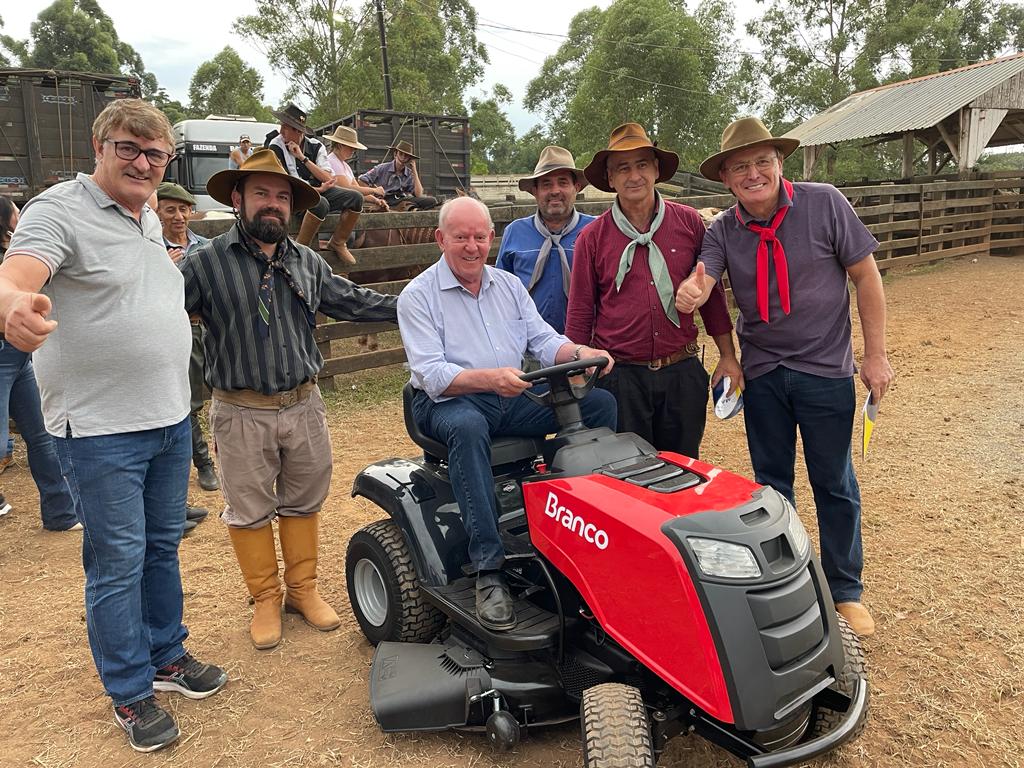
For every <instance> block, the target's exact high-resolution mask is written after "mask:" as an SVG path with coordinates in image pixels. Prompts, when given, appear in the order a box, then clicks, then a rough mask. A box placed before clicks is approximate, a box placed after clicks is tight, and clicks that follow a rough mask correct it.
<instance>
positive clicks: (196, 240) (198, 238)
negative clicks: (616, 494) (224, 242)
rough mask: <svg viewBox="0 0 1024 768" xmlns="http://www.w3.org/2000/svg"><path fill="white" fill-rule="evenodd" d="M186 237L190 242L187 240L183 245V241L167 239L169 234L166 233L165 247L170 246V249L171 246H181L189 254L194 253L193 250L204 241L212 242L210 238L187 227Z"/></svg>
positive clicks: (183, 251)
mask: <svg viewBox="0 0 1024 768" xmlns="http://www.w3.org/2000/svg"><path fill="white" fill-rule="evenodd" d="M185 239H186V240H187V241H188V242H186V243H185V244H184V245H182V244H181V243H172V242H171V241H170V240H168V239H167V236H166V235H165V236H164V247H165V248H168V249H170V248H181V251H182V253H184V254H185V255H186V256H187V255H188V254H190V253H192V251H194V250H195V249H196V248H198V247H199V246H200V245H202V244H203V243H208V242H210V238H208V237H203V236H202V235H197V234H196V233H195V232H193V231H192V230H191V229H187V228H186V229H185Z"/></svg>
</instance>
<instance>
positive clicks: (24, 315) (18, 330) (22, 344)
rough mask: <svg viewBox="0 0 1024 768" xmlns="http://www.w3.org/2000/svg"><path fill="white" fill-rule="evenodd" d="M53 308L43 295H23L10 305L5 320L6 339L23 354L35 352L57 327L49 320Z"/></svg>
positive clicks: (54, 322)
mask: <svg viewBox="0 0 1024 768" xmlns="http://www.w3.org/2000/svg"><path fill="white" fill-rule="evenodd" d="M51 309H53V306H52V305H51V304H50V298H49V297H48V296H46V295H44V294H42V293H28V292H26V293H22V294H20V295H19V296H18V297H17V298H16V299H14V301H13V302H11V304H10V309H8V311H7V317H5V318H4V338H5V339H6V340H7V341H9V342H10V343H11V344H13V345H14V346H15V347H17V348H18V349H20V350H21V351H22V352H34V351H36V350H37V349H39V347H41V346H42V345H43V342H44V341H46V337H47V336H49V335H50V333H52V332H53V329H54V328H56V327H57V322H56V321H55V320H47V319H46V317H47V315H49V314H50V310H51Z"/></svg>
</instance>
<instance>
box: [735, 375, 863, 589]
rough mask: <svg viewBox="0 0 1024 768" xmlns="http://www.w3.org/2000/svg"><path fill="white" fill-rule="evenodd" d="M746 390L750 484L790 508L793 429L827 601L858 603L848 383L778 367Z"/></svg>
mask: <svg viewBox="0 0 1024 768" xmlns="http://www.w3.org/2000/svg"><path fill="white" fill-rule="evenodd" d="M746 384H747V388H746V390H744V392H743V415H744V420H745V422H746V427H747V446H748V447H749V448H750V461H751V463H752V464H753V465H754V477H755V479H756V480H757V482H759V483H761V484H762V485H768V486H771V487H772V488H774V489H775V490H777V491H778V492H779V493H781V494H783V495H784V496H785V497H786V498H788V499H789V500H790V502H792V503H793V505H794V506H795V505H796V499H795V498H794V496H793V474H794V465H795V463H796V429H797V427H799V428H800V437H801V439H802V440H803V444H804V461H805V463H806V464H807V477H808V479H809V480H810V482H811V489H812V490H813V491H814V505H815V507H816V509H817V513H818V539H819V547H820V550H821V565H822V568H823V569H824V570H825V577H826V578H827V579H828V585H829V589H830V591H831V592H832V599H833V600H834V601H835V602H837V603H843V602H856V601H859V600H860V596H861V592H862V591H863V589H864V585H863V583H862V582H861V571H862V569H863V567H864V550H863V547H862V545H861V537H860V487H859V486H858V485H857V477H856V475H855V474H854V472H853V459H852V456H851V451H850V441H851V439H852V437H853V417H854V413H855V411H856V408H857V402H856V390H855V388H854V384H853V378H852V377H846V378H841V379H829V378H825V377H823V376H814V375H812V374H809V373H800V372H799V371H794V370H791V369H789V368H784V367H782V366H779V367H778V368H776V369H775V370H773V371H771V372H770V373H766V374H764V375H762V376H758V377H757V378H756V379H748V380H747V382H746Z"/></svg>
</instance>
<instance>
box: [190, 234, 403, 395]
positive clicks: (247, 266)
mask: <svg viewBox="0 0 1024 768" xmlns="http://www.w3.org/2000/svg"><path fill="white" fill-rule="evenodd" d="M241 236H242V235H241V233H240V232H239V227H238V224H235V226H234V227H232V228H231V229H229V230H228V231H227V232H225V233H224V234H222V235H219V236H218V237H215V238H213V240H211V241H210V242H208V243H206V244H205V245H203V246H202V247H200V248H199V249H198V250H196V251H195V252H193V253H191V254H189V255H188V256H186V257H185V258H184V259H182V260H181V264H180V265H179V266H180V267H181V272H182V274H183V275H184V276H185V308H186V309H187V310H188V311H189V313H190V314H191V313H196V314H198V315H199V316H200V317H201V319H202V321H203V325H205V326H206V331H207V333H206V346H205V350H206V365H207V372H208V374H209V377H210V385H211V386H213V387H216V388H217V389H252V390H256V391H258V392H262V393H264V394H267V395H270V394H274V393H276V392H285V391H287V390H290V389H294V388H295V387H297V386H298V385H299V384H301V383H303V382H304V381H309V380H310V379H312V378H313V376H315V375H316V374H318V373H319V372H320V369H321V368H322V367H323V364H324V359H323V356H322V355H321V354H320V350H319V349H317V346H316V340H315V338H314V336H313V330H314V328H313V326H311V325H310V323H309V319H308V318H309V315H308V312H307V310H306V306H305V305H304V303H303V302H302V300H301V299H299V297H298V296H296V295H295V293H294V292H293V291H292V289H291V288H290V287H289V285H288V283H287V281H286V280H285V278H284V275H282V274H280V273H278V274H276V275H275V276H274V297H273V302H272V307H271V317H270V335H269V337H268V338H265V339H264V338H263V337H262V336H261V335H260V332H259V329H258V327H257V323H259V322H261V320H260V317H259V313H258V311H257V300H258V296H259V288H260V279H261V278H262V276H263V273H264V271H265V269H266V263H265V262H262V261H261V260H258V259H256V258H255V257H254V256H253V255H252V254H250V253H248V252H247V250H246V248H245V246H244V245H243V244H242V242H241V241H240V239H239V238H240V237H241ZM284 264H285V266H286V267H287V268H288V271H289V272H291V275H292V278H293V279H294V280H295V282H296V284H297V285H298V286H299V287H300V288H301V289H302V292H303V293H304V294H305V296H306V299H307V300H308V301H309V305H310V308H311V309H312V310H313V311H314V312H323V313H324V314H325V315H327V316H328V317H333V318H334V319H336V320H366V321H389V322H395V320H396V319H397V316H396V314H395V306H396V297H394V296H386V295H384V294H381V293H377V292H376V291H371V290H368V289H366V288H361V287H359V286H358V285H355V284H354V283H352V282H350V281H348V280H346V279H345V278H343V277H339V276H338V275H335V274H334V273H333V272H331V268H330V267H329V266H328V265H327V262H325V261H324V260H323V258H321V257H320V256H319V254H316V253H314V252H313V251H311V250H310V249H309V248H307V247H305V246H300V245H297V244H296V243H294V242H293V241H292V240H290V239H289V240H288V247H287V254H286V255H285V257H284Z"/></svg>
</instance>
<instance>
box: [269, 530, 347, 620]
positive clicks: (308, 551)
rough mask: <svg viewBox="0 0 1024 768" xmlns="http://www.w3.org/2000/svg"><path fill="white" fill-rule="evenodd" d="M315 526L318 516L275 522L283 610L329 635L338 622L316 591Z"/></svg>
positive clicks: (317, 537)
mask: <svg viewBox="0 0 1024 768" xmlns="http://www.w3.org/2000/svg"><path fill="white" fill-rule="evenodd" d="M319 522H320V515H319V514H316V515H306V516H305V517H278V518H277V527H278V535H280V537H281V554H282V556H283V557H284V583H285V585H286V586H287V587H288V591H287V594H286V595H285V599H284V609H285V611H287V612H288V613H298V614H301V615H302V618H303V619H304V620H305V622H306V623H307V624H309V626H311V627H315V628H316V629H319V630H320V631H321V632H329V631H331V630H332V629H337V628H338V627H339V626H340V625H341V619H339V618H338V614H337V613H335V612H334V609H333V608H331V606H329V605H328V604H327V603H326V602H325V601H324V599H323V598H322V597H320V593H319V592H317V590H316V561H317V550H318V549H319V535H318V532H317V527H318V525H319Z"/></svg>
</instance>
